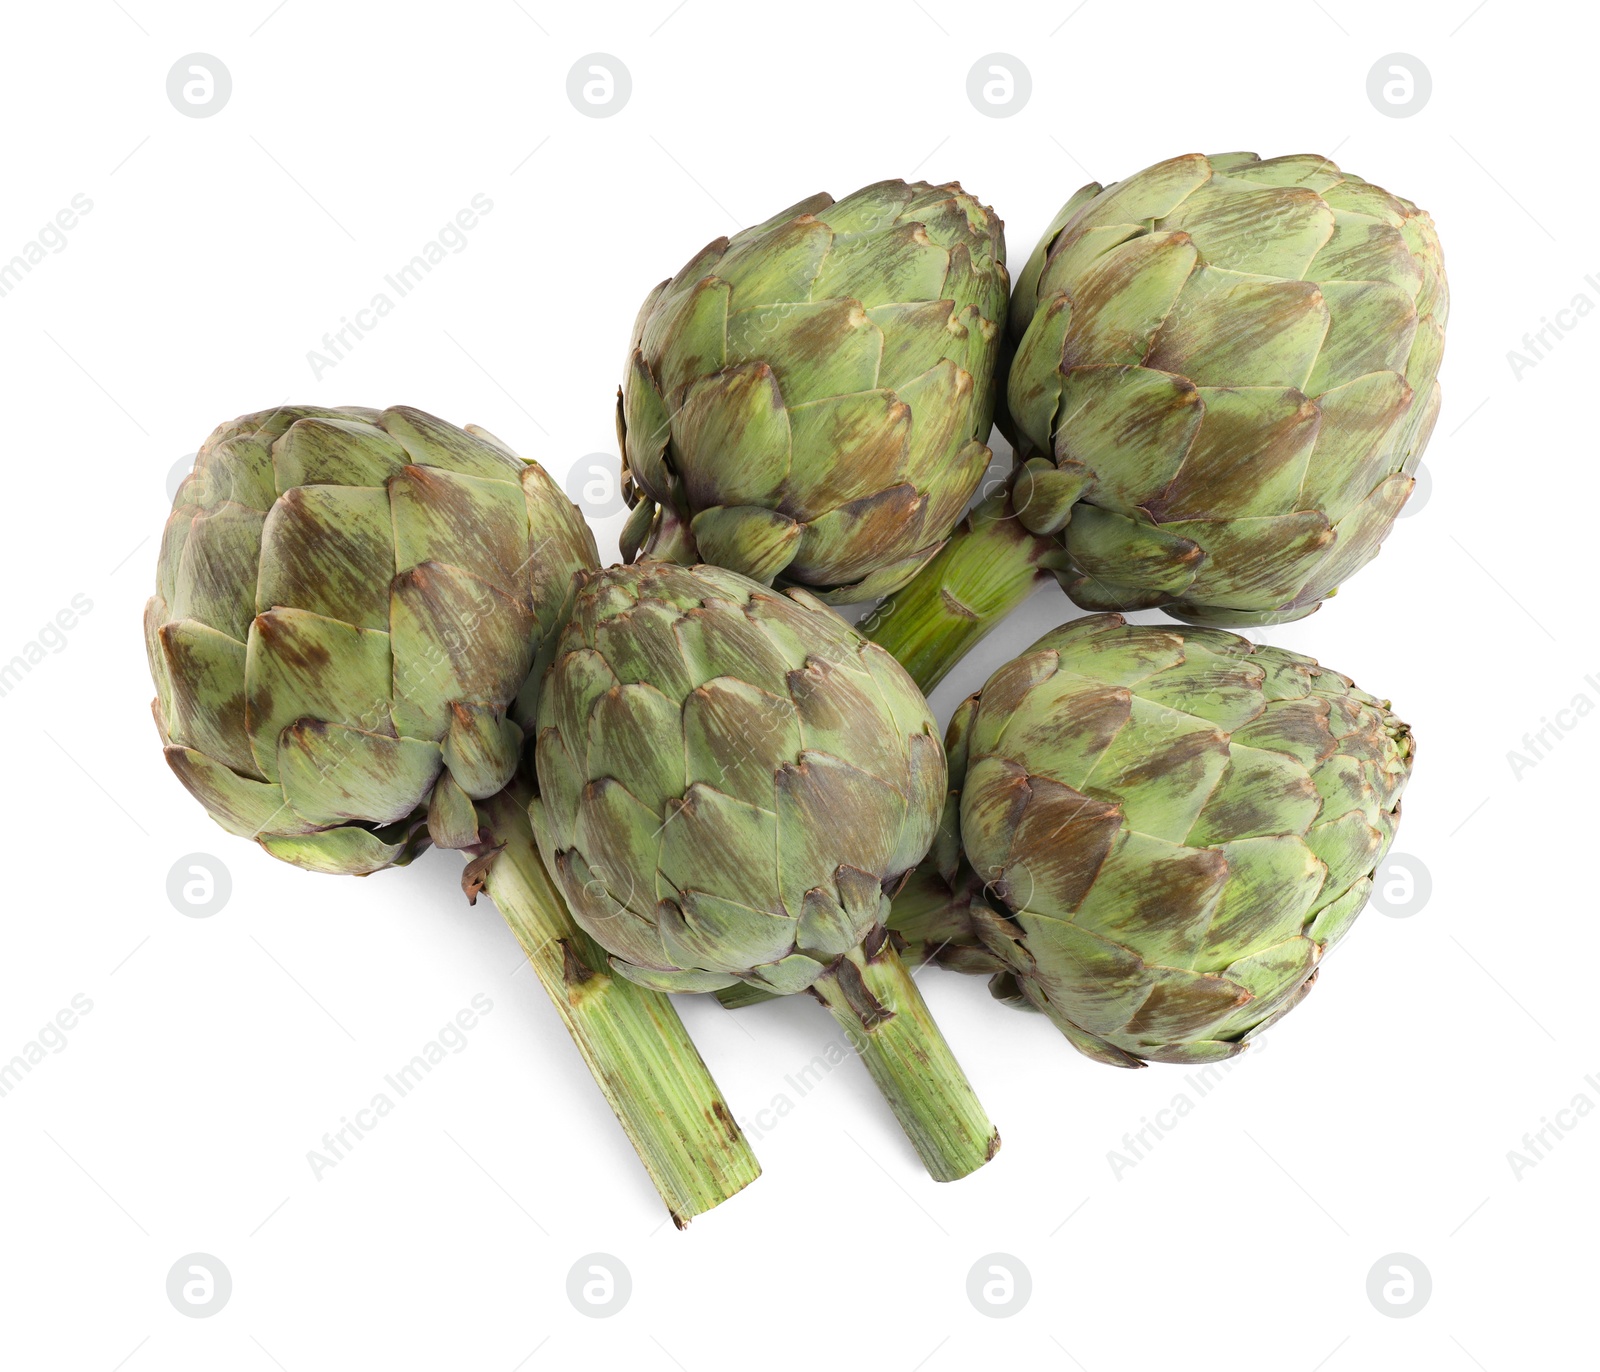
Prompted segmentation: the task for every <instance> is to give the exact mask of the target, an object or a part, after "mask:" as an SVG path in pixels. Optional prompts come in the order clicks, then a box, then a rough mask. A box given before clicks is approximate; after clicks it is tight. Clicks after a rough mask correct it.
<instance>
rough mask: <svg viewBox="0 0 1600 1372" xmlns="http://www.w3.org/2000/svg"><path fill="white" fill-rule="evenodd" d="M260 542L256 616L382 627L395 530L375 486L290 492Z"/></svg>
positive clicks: (382, 492) (275, 508)
mask: <svg viewBox="0 0 1600 1372" xmlns="http://www.w3.org/2000/svg"><path fill="white" fill-rule="evenodd" d="M304 422H306V421H302V423H304ZM298 427H299V426H296V430H298ZM260 537H261V554H260V556H261V567H260V572H259V574H258V576H257V579H256V600H255V613H256V614H260V613H262V612H263V611H265V610H270V609H272V608H273V607H274V606H277V605H293V606H295V607H296V608H298V609H301V610H310V611H312V612H313V613H315V614H319V615H324V616H326V617H327V618H329V619H339V620H343V621H344V622H345V623H346V624H354V625H355V626H356V627H357V628H361V629H387V628H388V627H389V581H390V578H392V577H393V576H394V573H395V524H394V520H393V519H392V518H391V516H390V510H389V495H388V492H386V491H385V490H384V489H383V488H382V487H381V486H378V487H372V486H297V487H295V488H294V489H292V490H290V491H287V492H285V494H284V495H283V496H282V498H281V499H280V500H279V501H278V503H277V504H276V505H274V506H273V507H272V511H271V513H269V514H268V515H267V518H266V523H265V524H264V525H263V526H262V528H261V535H260Z"/></svg>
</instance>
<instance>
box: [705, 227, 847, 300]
mask: <svg viewBox="0 0 1600 1372" xmlns="http://www.w3.org/2000/svg"><path fill="white" fill-rule="evenodd" d="M832 246H833V230H832V229H831V228H829V227H828V225H827V224H824V223H823V222H822V221H820V220H818V219H813V218H801V217H796V218H794V219H790V220H788V221H786V222H783V223H779V224H776V225H774V226H773V227H772V228H770V229H768V230H767V231H766V232H765V233H761V234H756V235H754V236H749V237H747V236H746V235H744V234H740V235H738V236H737V238H736V239H733V240H730V243H729V247H728V251H727V252H725V253H724V254H723V255H722V257H721V258H720V259H718V261H717V265H716V273H717V275H718V276H719V277H721V278H722V280H724V281H726V282H727V283H728V286H729V287H730V289H731V290H732V292H733V296H732V303H733V306H734V308H736V309H740V310H745V309H749V308H751V307H752V306H756V305H775V304H776V305H781V304H786V303H788V302H790V301H794V300H809V299H810V298H811V289H812V283H813V282H814V281H815V280H816V278H817V273H818V271H819V270H820V269H821V267H822V263H823V259H824V258H825V257H826V256H827V255H828V249H829V248H831V247H832Z"/></svg>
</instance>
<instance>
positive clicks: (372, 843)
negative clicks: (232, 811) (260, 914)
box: [261, 824, 412, 877]
mask: <svg viewBox="0 0 1600 1372" xmlns="http://www.w3.org/2000/svg"><path fill="white" fill-rule="evenodd" d="M261 846H262V847H263V848H265V849H266V850H267V851H268V852H269V853H271V854H272V856H273V857H275V858H281V859H282V860H283V861H285V862H292V863H294V865H295V866H296V867H304V868H306V869H307V870H308V871H312V872H327V873H328V874H329V875H331V876H357V877H364V876H370V875H371V874H372V873H373V872H378V871H382V870H383V869H384V868H385V867H395V866H399V865H401V863H402V862H403V861H405V860H407V859H408V857H409V853H408V849H410V848H411V846H412V844H411V841H410V840H409V839H401V840H400V841H399V842H389V841H387V840H385V839H383V838H380V837H379V836H378V835H377V834H374V833H373V832H372V831H371V830H370V829H363V828H361V827H360V826H359V825H353V824H342V825H340V826H339V827H338V828H337V829H325V830H322V831H320V832H318V833H311V834H298V835H290V834H282V833H274V834H268V835H266V836H265V837H263V838H262V839H261Z"/></svg>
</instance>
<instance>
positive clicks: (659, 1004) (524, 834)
mask: <svg viewBox="0 0 1600 1372" xmlns="http://www.w3.org/2000/svg"><path fill="white" fill-rule="evenodd" d="M479 815H480V820H481V821H482V823H483V825H484V828H485V830H486V831H487V836H488V837H490V838H491V839H492V841H493V842H495V843H502V844H504V845H505V846H504V847H503V848H502V849H501V851H500V852H499V854H498V855H497V856H496V857H495V859H494V861H493V863H492V864H491V865H490V866H489V869H488V873H487V880H486V882H485V887H484V889H485V890H486V891H487V893H488V895H489V897H490V899H491V900H493V901H494V903H495V906H496V907H497V908H498V909H499V911H500V913H501V914H502V915H504V916H505V920H506V923H507V924H509V925H510V926H511V929H512V932H513V933H515V934H516V936H517V941H518V942H519V943H521V944H522V947H523V950H524V951H525V952H526V953H527V955H528V961H529V962H531V963H532V964H533V970H534V972H535V973H536V974H537V975H538V978H539V980H540V982H542V983H543V985H544V989H545V990H546V991H547V992H548V993H549V995H550V999H551V1001H552V1002H554V1004H555V1007H556V1010H557V1012H558V1013H559V1014H560V1015H561V1018H562V1021H563V1022H564V1023H565V1024H566V1026H567V1031H568V1032H569V1033H570V1034H571V1035H572V1039H573V1042H574V1043H576V1044H577V1046H578V1051H579V1053H581V1054H582V1055H583V1060H584V1061H585V1062H586V1063H587V1064H588V1065H589V1070H590V1072H592V1073H593V1074H594V1079H595V1082H596V1084H597V1085H598V1086H599V1087H600V1090H601V1093H602V1094H603V1095H604V1096H605V1098H606V1100H607V1101H608V1102H609V1104H610V1106H611V1108H612V1110H614V1111H615V1112H616V1116H617V1119H618V1120H619V1121H620V1123H621V1124H622V1128H623V1130H624V1132H626V1134H627V1135H628V1139H629V1141H630V1142H631V1143H632V1144H633V1146H634V1148H635V1149H637V1150H638V1153H639V1158H640V1160H641V1161H642V1162H643V1163H644V1166H645V1170H646V1171H647V1172H648V1173H649V1174H650V1180H651V1181H653V1182H654V1183H655V1187H656V1190H657V1191H658V1192H660V1194H661V1199H662V1200H664V1201H665V1202H666V1204H667V1209H668V1210H669V1211H670V1212H671V1215H672V1222H673V1223H674V1224H676V1225H677V1226H678V1228H680V1229H682V1228H684V1227H685V1226H686V1225H687V1224H688V1223H689V1221H690V1219H692V1218H693V1217H694V1216H695V1215H698V1214H701V1213H702V1212H704V1211H706V1210H710V1209H711V1208H712V1207H713V1206H716V1205H720V1204H721V1203H722V1202H723V1201H725V1200H727V1199H728V1197H730V1196H732V1195H734V1194H735V1193H736V1192H738V1191H740V1190H742V1189H743V1188H744V1187H746V1186H748V1185H749V1184H750V1183H751V1182H752V1181H754V1180H755V1179H756V1178H757V1177H758V1176H760V1174H761V1167H760V1164H759V1163H757V1162H756V1159H755V1155H754V1154H753V1153H752V1152H751V1151H750V1145H749V1144H748V1143H747V1142H746V1141H745V1138H744V1135H743V1133H742V1132H741V1131H740V1129H739V1126H738V1124H737V1123H735V1121H734V1118H733V1115H732V1113H731V1112H730V1111H729V1109H728V1107H727V1105H726V1104H725V1103H724V1102H723V1099H722V1093H721V1092H720V1091H719V1090H718V1089H717V1084H716V1082H714V1081H713V1080H712V1079H711V1074H710V1073H709V1072H708V1071H707V1070H706V1065H705V1063H704V1062H703V1061H702V1060H701V1058H700V1054H699V1052H698V1051H697V1050H696V1048H695V1046H694V1044H693V1042H692V1041H691V1040H690V1038H689V1034H688V1031H687V1030H686V1029H685V1028H684V1027H683V1022H682V1021H681V1020H680V1019H679V1018H678V1012H677V1011H676V1010H675V1009H674V1008H673V1005H672V1002H671V1000H669V999H668V998H667V997H666V996H664V995H661V994H659V993H657V992H654V991H647V990H645V989H644V987H642V986H636V985H634V984H633V983H632V982H630V981H626V980H624V979H622V978H621V977H616V976H613V975H612V974H611V973H610V971H609V970H608V964H607V961H606V955H605V954H604V953H603V952H602V951H601V950H600V948H599V947H598V946H597V945H596V944H595V943H594V942H593V941H592V940H591V939H590V938H589V936H588V935H587V934H585V933H584V932H583V931H582V930H581V929H579V928H578V926H577V924H576V923H574V922H573V919H572V916H571V914H570V913H569V911H568V909H567V905H566V902H565V901H564V900H563V899H562V896H561V893H560V891H559V890H558V889H557V888H556V886H555V884H554V883H553V882H552V881H551V879H550V875H549V873H548V872H547V871H546V870H545V866H544V863H543V862H542V861H541V860H540V858H539V853H538V850H537V849H536V848H535V846H534V840H533V831H532V830H531V829H530V828H529V826H528V817H527V798H526V796H523V795H521V794H520V793H519V791H518V790H517V789H516V788H514V787H513V788H508V789H507V790H505V791H502V792H501V793H500V794H499V795H498V796H496V797H494V798H493V799H492V800H488V801H484V802H481V803H480V805H479Z"/></svg>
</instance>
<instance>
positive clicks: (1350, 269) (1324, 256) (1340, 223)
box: [1284, 212, 1423, 300]
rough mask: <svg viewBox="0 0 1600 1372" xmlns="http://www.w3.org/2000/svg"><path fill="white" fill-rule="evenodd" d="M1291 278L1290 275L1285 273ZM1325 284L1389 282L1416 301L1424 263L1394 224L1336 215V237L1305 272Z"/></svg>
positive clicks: (1329, 240)
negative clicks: (1331, 282)
mask: <svg viewBox="0 0 1600 1372" xmlns="http://www.w3.org/2000/svg"><path fill="white" fill-rule="evenodd" d="M1284 275H1289V273H1284ZM1294 275H1298V276H1303V277H1304V278H1305V279H1306V280H1307V281H1315V282H1316V283H1317V284H1318V285H1322V284H1323V283H1325V282H1329V281H1387V282H1388V283H1389V284H1390V285H1391V286H1397V287H1399V288H1400V289H1401V290H1402V291H1404V292H1405V294H1406V295H1408V296H1409V297H1411V299H1413V300H1415V299H1416V297H1417V293H1418V292H1419V291H1420V290H1421V289H1422V279H1423V270H1422V263H1421V262H1420V261H1418V259H1417V257H1416V256H1415V255H1414V254H1413V252H1412V250H1411V248H1410V247H1409V246H1408V245H1407V243H1406V240H1405V236H1404V235H1403V234H1402V233H1401V232H1400V231H1399V230H1398V229H1397V228H1395V227H1394V226H1393V225H1392V224H1386V223H1384V222H1383V221H1381V220H1377V219H1372V218H1369V217H1368V216H1367V215H1364V214H1348V213H1337V212H1336V213H1335V214H1334V216H1333V236H1332V237H1331V238H1329V239H1328V241H1327V243H1326V244H1324V245H1323V248H1322V251H1321V252H1319V253H1318V254H1317V255H1316V257H1315V258H1313V259H1312V262H1311V265H1310V266H1309V267H1307V268H1306V270H1305V271H1303V272H1297V273H1294Z"/></svg>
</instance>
